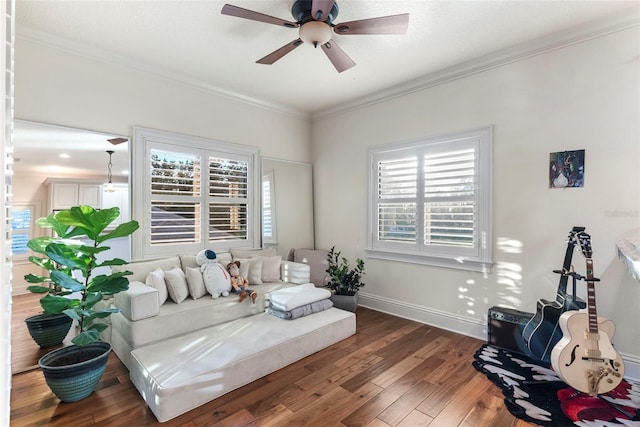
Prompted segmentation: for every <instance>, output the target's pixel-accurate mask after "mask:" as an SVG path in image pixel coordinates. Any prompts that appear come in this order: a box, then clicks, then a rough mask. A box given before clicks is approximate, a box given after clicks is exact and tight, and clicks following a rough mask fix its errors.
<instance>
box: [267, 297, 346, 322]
mask: <svg viewBox="0 0 640 427" xmlns="http://www.w3.org/2000/svg"><path fill="white" fill-rule="evenodd" d="M331 307H333V302H331V300H330V299H323V300H320V301H316V302H312V303H311V304H305V305H301V306H300V307H296V308H294V309H293V310H290V311H282V310H277V309H275V308H273V305H272V304H269V308H267V313H269V314H271V315H272V316H276V317H279V318H281V319H288V320H293V319H297V318H299V317H304V316H308V315H310V314H313V313H318V312H321V311H324V310H328V309H330V308H331Z"/></svg>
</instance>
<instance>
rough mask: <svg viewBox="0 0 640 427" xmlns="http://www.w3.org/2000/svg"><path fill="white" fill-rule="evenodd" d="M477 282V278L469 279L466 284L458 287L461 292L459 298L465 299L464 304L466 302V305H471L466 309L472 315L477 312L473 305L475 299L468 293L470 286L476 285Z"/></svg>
mask: <svg viewBox="0 0 640 427" xmlns="http://www.w3.org/2000/svg"><path fill="white" fill-rule="evenodd" d="M475 283H476V281H475V280H473V279H469V280H467V281H466V286H459V287H458V292H459V293H458V298H459V299H461V300H463V302H464V304H466V306H467V307H469V308H468V309H467V310H466V313H467V314H470V315H474V314H476V311H475V310H474V309H473V307H474V306H475V300H474V299H473V298H472V297H470V296H469V295H468V293H469V287H470V286H473V285H475Z"/></svg>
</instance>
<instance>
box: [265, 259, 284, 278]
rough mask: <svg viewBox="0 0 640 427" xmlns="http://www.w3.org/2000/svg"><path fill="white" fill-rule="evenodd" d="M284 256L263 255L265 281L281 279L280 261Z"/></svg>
mask: <svg viewBox="0 0 640 427" xmlns="http://www.w3.org/2000/svg"><path fill="white" fill-rule="evenodd" d="M281 262H282V257H281V256H280V255H277V256H268V257H262V281H263V282H267V283H269V282H277V281H278V280H280V263H281Z"/></svg>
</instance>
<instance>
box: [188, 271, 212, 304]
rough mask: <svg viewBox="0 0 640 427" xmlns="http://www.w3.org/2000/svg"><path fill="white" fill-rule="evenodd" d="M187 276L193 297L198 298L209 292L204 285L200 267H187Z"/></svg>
mask: <svg viewBox="0 0 640 427" xmlns="http://www.w3.org/2000/svg"><path fill="white" fill-rule="evenodd" d="M186 276H187V286H188V287H189V295H191V298H193V299H198V298H200V297H203V296H205V295H206V294H207V289H206V288H205V287H204V279H203V278H202V272H201V271H200V268H198V267H187V273H186Z"/></svg>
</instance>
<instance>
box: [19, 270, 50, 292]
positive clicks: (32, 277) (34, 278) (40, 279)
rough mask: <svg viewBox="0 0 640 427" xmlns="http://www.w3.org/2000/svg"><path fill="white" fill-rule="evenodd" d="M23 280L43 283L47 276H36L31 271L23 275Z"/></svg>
mask: <svg viewBox="0 0 640 427" xmlns="http://www.w3.org/2000/svg"><path fill="white" fill-rule="evenodd" d="M24 280H26V281H27V283H43V282H47V281H48V280H49V278H48V277H45V276H38V275H35V274H32V273H29V274H25V275H24ZM47 289H48V288H47Z"/></svg>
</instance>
